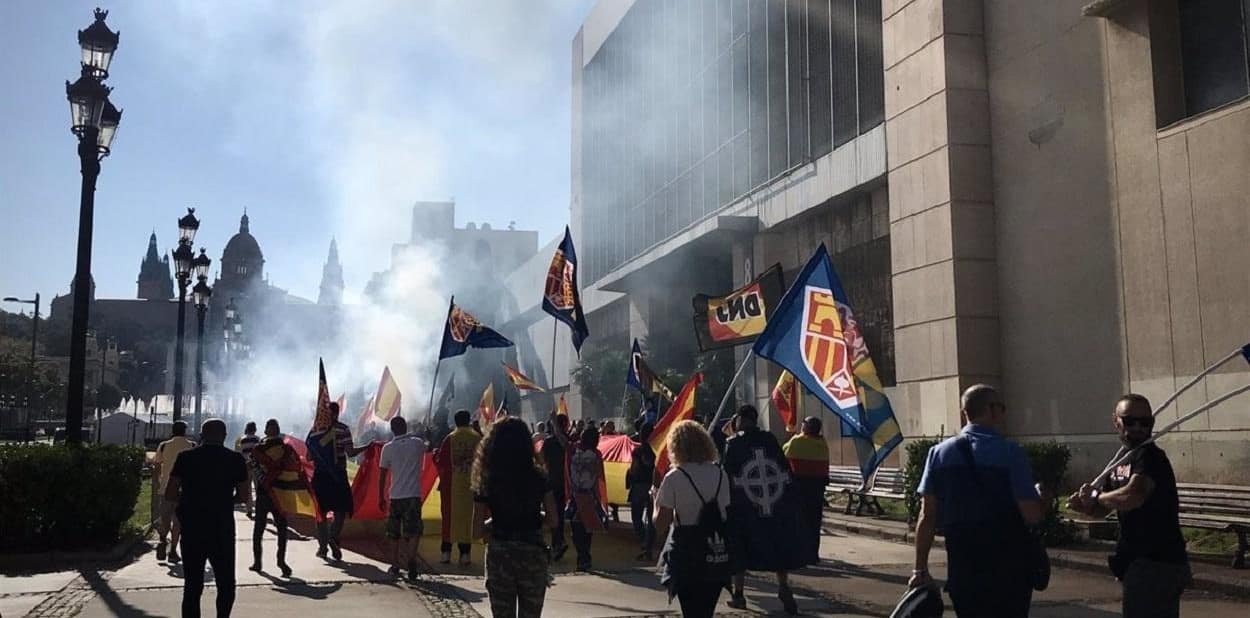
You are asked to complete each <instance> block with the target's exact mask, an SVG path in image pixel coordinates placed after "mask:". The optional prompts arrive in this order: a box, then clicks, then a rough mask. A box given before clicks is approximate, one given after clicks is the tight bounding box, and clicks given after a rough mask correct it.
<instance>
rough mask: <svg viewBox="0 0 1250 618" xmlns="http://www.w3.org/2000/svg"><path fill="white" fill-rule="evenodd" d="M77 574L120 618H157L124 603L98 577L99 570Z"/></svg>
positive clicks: (82, 571) (81, 571) (110, 610)
mask: <svg viewBox="0 0 1250 618" xmlns="http://www.w3.org/2000/svg"><path fill="white" fill-rule="evenodd" d="M78 574H79V575H81V576H82V578H83V579H84V580H85V581H86V582H87V585H88V586H90V587H91V591H92V592H94V593H96V595H97V596H98V597H99V599H100V600H101V601H102V602H104V605H105V606H106V607H108V609H109V612H111V613H112V614H113V615H114V616H118V617H120V618H158V616H157V615H156V614H149V613H147V612H145V611H143V610H141V609H139V608H137V607H134V606H133V605H130V604H129V603H126V602H125V601H123V600H122V598H121V597H120V596H118V594H117V592H115V591H114V590H113V588H112V587H110V586H109V584H108V582H107V581H105V579H104V578H103V577H100V573H99V571H92V570H85V569H84V570H80V571H78Z"/></svg>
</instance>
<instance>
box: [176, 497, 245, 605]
mask: <svg viewBox="0 0 1250 618" xmlns="http://www.w3.org/2000/svg"><path fill="white" fill-rule="evenodd" d="M189 523H192V522H187V521H186V520H183V529H182V539H181V542H180V543H179V544H180V545H181V546H182V576H183V581H182V617H183V618H199V616H200V597H201V596H202V595H203V594H204V565H205V564H206V563H207V564H211V565H212V566H213V580H214V581H215V582H216V583H217V618H226V617H227V616H229V615H230V610H231V608H233V607H234V520H233V518H231V520H230V522H229V525H228V526H227V525H225V523H224V522H219V523H217V525H213V524H212V523H209V524H208V525H205V524H204V523H199V522H194V523H193V525H188V524H189Z"/></svg>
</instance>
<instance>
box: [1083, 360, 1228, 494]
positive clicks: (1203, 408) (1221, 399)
mask: <svg viewBox="0 0 1250 618" xmlns="http://www.w3.org/2000/svg"><path fill="white" fill-rule="evenodd" d="M1246 391H1250V384H1247V385H1245V386H1243V387H1241V388H1237V389H1233V390H1231V391H1229V392H1227V393H1224V394H1223V395H1221V396H1220V397H1216V398H1215V399H1212V400H1211V401H1210V402H1208V403H1206V404H1205V405H1202V406H1199V407H1198V408H1196V409H1195V410H1194V411H1192V412H1190V413H1189V414H1186V415H1185V416H1182V417H1180V418H1178V419H1176V420H1174V421H1172V422H1171V423H1168V425H1167V426H1166V427H1164V428H1163V429H1160V430H1159V431H1158V432H1156V433H1155V435H1153V436H1151V437H1150V439H1149V440H1146V441H1145V442H1142V443H1141V444H1139V445H1137V446H1136V447H1134V448H1131V449H1128V450H1127V451H1125V452H1124V453H1123V454H1122V455H1119V456H1118V457H1116V458H1115V459H1114V460H1113V461H1112V462H1111V465H1109V466H1107V469H1106V470H1103V471H1102V474H1099V475H1098V477H1097V478H1095V479H1094V481H1093V482H1092V483H1090V485H1093V486H1095V487H1096V486H1098V485H1099V484H1100V483H1102V482H1103V481H1105V480H1106V479H1107V475H1108V474H1111V470H1113V469H1114V468H1115V467H1116V466H1118V465H1120V464H1122V463H1124V462H1126V461H1128V458H1129V457H1130V456H1132V454H1133V453H1134V452H1136V451H1137V450H1138V449H1140V448H1142V447H1143V446H1146V445H1147V444H1154V442H1155V441H1157V440H1158V439H1159V438H1162V437H1163V436H1165V435H1167V434H1168V433H1169V432H1170V431H1172V430H1173V429H1176V428H1177V427H1179V426H1180V424H1181V423H1184V422H1185V421H1187V420H1189V419H1191V418H1193V417H1195V416H1198V415H1199V414H1201V413H1203V412H1206V411H1207V410H1210V409H1211V408H1214V407H1215V406H1218V405H1220V404H1221V403H1224V402H1225V401H1228V400H1229V399H1232V398H1233V397H1236V396H1237V395H1240V394H1242V393H1244V392H1246Z"/></svg>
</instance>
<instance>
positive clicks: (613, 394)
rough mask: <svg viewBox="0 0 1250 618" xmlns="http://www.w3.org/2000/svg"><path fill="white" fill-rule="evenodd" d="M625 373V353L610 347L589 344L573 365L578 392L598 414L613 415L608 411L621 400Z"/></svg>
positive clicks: (627, 370)
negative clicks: (574, 365)
mask: <svg viewBox="0 0 1250 618" xmlns="http://www.w3.org/2000/svg"><path fill="white" fill-rule="evenodd" d="M628 374H629V354H628V353H626V352H625V351H623V350H617V349H613V348H592V349H589V350H587V351H586V353H585V354H583V355H582V360H581V362H579V363H578V364H577V367H574V368H573V381H574V382H575V383H576V384H577V387H578V389H580V390H581V392H582V396H583V397H585V398H586V399H589V400H590V404H591V406H592V409H593V410H597V411H600V414H598V416H614V414H613V413H611V411H614V410H616V409H617V406H619V405H620V404H621V394H622V393H623V392H624V389H625V376H626V375H628ZM626 416H628V414H626Z"/></svg>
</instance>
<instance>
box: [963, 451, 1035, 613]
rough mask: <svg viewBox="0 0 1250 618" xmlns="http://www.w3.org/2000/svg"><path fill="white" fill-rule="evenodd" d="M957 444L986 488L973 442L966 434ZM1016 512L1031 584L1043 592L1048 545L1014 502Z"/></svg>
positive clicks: (980, 485)
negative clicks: (978, 469)
mask: <svg viewBox="0 0 1250 618" xmlns="http://www.w3.org/2000/svg"><path fill="white" fill-rule="evenodd" d="M955 444H956V445H957V446H958V447H959V452H960V453H962V454H963V456H964V460H965V461H967V463H968V469H969V470H971V471H972V478H973V480H974V481H975V482H976V484H977V486H978V487H981V489H982V491H984V490H985V487H984V485H982V484H981V475H980V474H979V473H978V471H977V460H976V458H975V457H973V455H972V443H970V442H969V441H968V438H967V437H966V436H959V438H957V439H956V440H955ZM1009 512H1011V513H1014V514H1015V519H1016V521H1017V522H1018V524H1017V525H1016V526H1015V528H1017V529H1018V530H1019V534H1020V536H1021V538H1020V539H1019V541H1020V549H1021V551H1023V552H1024V556H1023V557H1024V559H1025V560H1026V561H1027V562H1026V564H1027V565H1028V567H1029V584H1030V585H1032V587H1033V589H1034V590H1036V591H1038V592H1041V591H1043V590H1045V589H1046V588H1048V587H1049V586H1050V554H1048V553H1047V552H1046V545H1045V544H1044V543H1042V539H1041V537H1039V536H1038V535H1037V533H1035V532H1033V531H1032V530H1031V529H1030V528H1029V525H1028V524H1026V523H1025V521H1024V517H1023V516H1022V515H1020V510H1019V509H1018V508H1016V505H1014V504H1012V505H1011V508H1010V511H1009Z"/></svg>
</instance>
